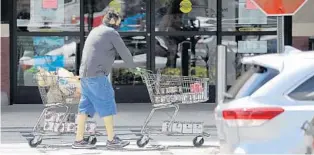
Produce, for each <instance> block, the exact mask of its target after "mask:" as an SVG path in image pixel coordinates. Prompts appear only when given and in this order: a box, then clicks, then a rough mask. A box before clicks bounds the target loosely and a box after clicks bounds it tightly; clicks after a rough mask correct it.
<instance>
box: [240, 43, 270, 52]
mask: <svg viewBox="0 0 314 155" xmlns="http://www.w3.org/2000/svg"><path fill="white" fill-rule="evenodd" d="M238 53H267V41H266V40H263V41H238Z"/></svg>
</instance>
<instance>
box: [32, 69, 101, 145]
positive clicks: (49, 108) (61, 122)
mask: <svg viewBox="0 0 314 155" xmlns="http://www.w3.org/2000/svg"><path fill="white" fill-rule="evenodd" d="M41 71H42V72H38V73H37V74H36V75H35V76H34V82H36V83H37V85H38V89H39V92H40V96H41V99H42V102H43V104H44V106H45V108H44V110H43V111H42V113H41V115H40V117H39V118H38V120H37V123H36V125H35V126H34V128H33V131H32V132H33V136H32V138H31V139H29V140H28V144H29V146H31V147H37V146H38V145H40V144H41V143H42V140H43V139H42V138H43V136H58V135H61V134H74V133H75V132H76V114H74V113H70V112H71V106H70V105H71V104H78V103H79V100H80V93H79V92H78V89H79V85H78V84H79V83H78V82H77V81H78V78H77V77H60V76H58V74H57V73H56V72H47V71H44V70H41ZM60 110H65V111H64V112H62V113H57V111H60ZM85 134H86V137H85V138H84V140H85V141H89V142H90V143H91V144H95V143H96V142H97V139H96V134H97V133H96V123H95V122H93V121H88V122H87V123H86V125H85Z"/></svg>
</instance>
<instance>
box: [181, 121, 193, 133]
mask: <svg viewBox="0 0 314 155" xmlns="http://www.w3.org/2000/svg"><path fill="white" fill-rule="evenodd" d="M182 133H185V134H186V133H190V134H191V133H193V124H192V123H189V122H184V123H183V129H182Z"/></svg>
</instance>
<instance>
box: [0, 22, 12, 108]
mask: <svg viewBox="0 0 314 155" xmlns="http://www.w3.org/2000/svg"><path fill="white" fill-rule="evenodd" d="M9 34H10V33H9V24H1V51H0V53H1V59H0V63H1V85H0V88H1V105H4V104H6V105H7V104H8V101H9V96H10V68H9V67H10V39H9Z"/></svg>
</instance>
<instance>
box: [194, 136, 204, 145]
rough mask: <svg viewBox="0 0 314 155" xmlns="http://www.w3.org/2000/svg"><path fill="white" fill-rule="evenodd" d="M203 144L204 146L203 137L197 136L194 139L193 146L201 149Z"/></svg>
mask: <svg viewBox="0 0 314 155" xmlns="http://www.w3.org/2000/svg"><path fill="white" fill-rule="evenodd" d="M203 144H204V138H203V136H196V137H195V138H194V139H193V145H194V146H195V147H201V146H202V145H203Z"/></svg>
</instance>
